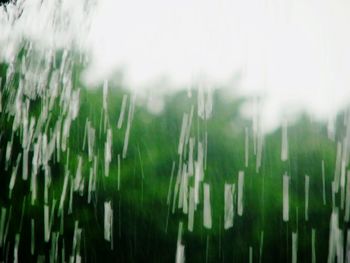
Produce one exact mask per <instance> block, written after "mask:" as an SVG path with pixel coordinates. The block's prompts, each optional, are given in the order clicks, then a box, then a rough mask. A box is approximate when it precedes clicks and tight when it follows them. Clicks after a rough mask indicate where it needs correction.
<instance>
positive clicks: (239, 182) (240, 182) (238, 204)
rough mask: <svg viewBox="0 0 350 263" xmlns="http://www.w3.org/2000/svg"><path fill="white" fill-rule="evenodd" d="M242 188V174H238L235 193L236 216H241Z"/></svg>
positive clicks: (241, 172) (240, 172)
mask: <svg viewBox="0 0 350 263" xmlns="http://www.w3.org/2000/svg"><path fill="white" fill-rule="evenodd" d="M243 186H244V172H243V171H239V172H238V193H237V214H238V215H239V216H242V215H243Z"/></svg>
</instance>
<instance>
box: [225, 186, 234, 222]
mask: <svg viewBox="0 0 350 263" xmlns="http://www.w3.org/2000/svg"><path fill="white" fill-rule="evenodd" d="M234 193H235V185H234V184H226V183H225V215H224V217H225V224H224V228H225V229H229V228H231V227H232V226H233V217H234V207H233V198H234Z"/></svg>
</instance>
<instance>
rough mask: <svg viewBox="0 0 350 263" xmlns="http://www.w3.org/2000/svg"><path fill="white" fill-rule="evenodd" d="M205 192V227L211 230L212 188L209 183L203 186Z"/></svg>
mask: <svg viewBox="0 0 350 263" xmlns="http://www.w3.org/2000/svg"><path fill="white" fill-rule="evenodd" d="M203 190H204V211H203V216H204V217H203V225H204V227H205V228H208V229H211V226H212V219H211V205H210V186H209V184H207V183H204V184H203Z"/></svg>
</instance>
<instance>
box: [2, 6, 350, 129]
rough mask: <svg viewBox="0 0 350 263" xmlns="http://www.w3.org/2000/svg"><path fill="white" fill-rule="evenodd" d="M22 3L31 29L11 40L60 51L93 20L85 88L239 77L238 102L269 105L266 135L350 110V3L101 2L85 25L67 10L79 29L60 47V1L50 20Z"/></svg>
mask: <svg viewBox="0 0 350 263" xmlns="http://www.w3.org/2000/svg"><path fill="white" fill-rule="evenodd" d="M19 2H21V1H19ZM22 2H24V3H26V4H25V5H27V6H26V10H30V12H29V11H28V12H27V13H26V12H24V15H23V16H24V17H26V19H21V21H22V22H21V23H17V25H16V24H15V26H12V25H11V26H10V27H7V28H6V27H3V28H2V29H1V28H0V30H2V32H5V29H6V30H7V31H8V32H10V35H11V37H12V38H13V36H14V35H16V34H17V35H21V34H22V35H23V34H24V35H25V36H26V37H29V38H32V39H34V40H35V41H39V40H40V42H41V43H42V42H43V40H46V39H48V41H47V42H48V43H49V44H51V45H52V43H55V45H57V43H60V42H62V43H60V44H61V46H62V44H63V45H64V44H65V43H70V41H68V40H67V39H72V38H73V39H74V37H75V38H77V39H79V38H81V37H82V34H81V33H82V31H83V30H82V28H83V24H84V23H83V22H82V21H84V20H85V21H88V20H89V21H90V20H91V31H89V34H88V37H87V42H84V43H83V44H81V45H79V46H80V47H81V48H82V47H84V48H85V49H86V51H88V52H89V53H90V54H91V56H92V57H91V67H90V68H89V69H88V71H87V72H86V74H85V80H86V81H87V83H96V82H101V81H103V80H104V79H106V78H110V77H113V74H114V73H115V72H116V71H117V70H118V69H123V70H124V71H125V72H126V82H127V84H128V86H129V87H130V88H132V89H134V90H139V89H142V88H143V87H145V86H147V84H148V83H152V82H153V81H156V80H157V79H158V78H159V77H162V76H167V77H169V78H170V79H171V80H172V82H173V83H175V84H178V85H182V86H186V87H187V86H189V85H191V82H193V80H194V79H196V78H197V77H198V76H206V79H208V80H209V82H211V81H212V82H213V83H214V82H225V81H227V80H229V79H230V78H231V77H232V76H233V75H234V74H235V73H237V72H238V71H240V72H242V83H241V85H240V87H239V89H238V91H239V93H240V94H244V95H263V97H264V98H265V100H264V103H263V105H264V107H263V109H262V117H263V119H264V123H265V125H266V127H267V129H271V128H273V127H275V126H276V125H277V124H278V123H279V122H278V121H279V120H280V118H281V116H283V115H284V114H291V113H294V112H295V111H299V110H306V111H308V112H309V113H311V114H312V115H313V116H314V117H315V118H322V119H325V120H327V118H329V117H330V116H332V115H333V114H335V112H336V111H338V110H339V109H341V108H343V107H344V106H345V105H347V104H348V103H349V102H350V86H349V84H350V15H349V14H350V2H349V1H347V0H317V1H316V0H215V1H214V0H212V1H209V0H176V1H170V0H148V1H141V0H138V1H136V0H123V1H120V0H98V1H97V2H96V3H97V4H96V7H95V8H94V9H93V13H94V15H89V17H87V18H86V19H84V17H83V16H82V12H80V11H79V10H81V9H82V3H83V2H84V0H62V3H64V8H62V12H61V13H62V17H63V18H65V17H71V19H72V21H73V23H71V24H70V26H69V27H67V28H64V30H62V29H61V30H59V37H58V41H57V38H53V37H52V33H51V31H55V30H50V25H51V24H50V23H49V21H50V19H52V18H51V17H52V16H51V15H50V14H51V13H50V12H52V11H53V10H55V8H56V7H55V5H53V4H51V3H54V1H46V2H47V4H46V7H45V8H46V9H47V10H49V12H47V10H46V9H45V8H41V9H40V10H39V9H37V11H36V9H35V8H30V6H31V3H36V4H38V3H39V2H40V1H39V0H27V1H22ZM44 2H45V1H44ZM48 3H50V4H48ZM25 14H27V15H26V16H25ZM44 14H46V15H44ZM1 15H2V13H1V10H0V22H1V18H2V19H3V18H4V16H3V15H2V17H1ZM2 25H4V23H3V22H2ZM0 26H1V24H0ZM14 27H16V30H14V29H13V28H14ZM0 35H1V34H0ZM4 35H5V36H6V34H2V37H3V38H4ZM64 36H68V38H67V39H66V38H65V37H64ZM0 40H1V36H0ZM59 40H61V41H59ZM0 42H1V41H0ZM44 42H45V41H44ZM58 46H60V45H58ZM8 47H9V46H8ZM8 47H7V48H8Z"/></svg>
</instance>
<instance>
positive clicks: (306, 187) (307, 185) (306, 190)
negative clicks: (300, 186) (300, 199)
mask: <svg viewBox="0 0 350 263" xmlns="http://www.w3.org/2000/svg"><path fill="white" fill-rule="evenodd" d="M309 188H310V177H309V176H308V175H305V221H308V220H309Z"/></svg>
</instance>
